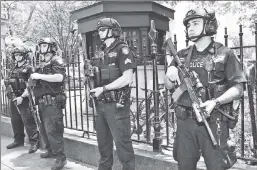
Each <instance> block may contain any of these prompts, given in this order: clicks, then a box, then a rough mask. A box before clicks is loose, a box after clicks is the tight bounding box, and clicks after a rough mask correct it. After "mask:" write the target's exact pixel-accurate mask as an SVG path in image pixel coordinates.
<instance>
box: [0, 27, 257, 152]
mask: <svg viewBox="0 0 257 170" xmlns="http://www.w3.org/2000/svg"><path fill="white" fill-rule="evenodd" d="M255 29H256V30H255V45H252V46H244V45H243V32H242V25H240V26H239V41H240V46H238V47H233V48H231V49H234V50H236V53H237V54H238V55H239V56H240V60H241V63H242V67H243V61H244V57H245V56H244V49H247V48H255V56H256V58H257V23H256V24H255ZM128 42H133V40H132V41H128ZM174 44H175V46H176V44H177V38H176V35H174ZM224 44H225V46H228V34H227V28H225V35H224ZM129 45H130V46H133V44H129ZM186 45H188V40H186ZM83 57H84V58H81V57H80V56H78V57H77V58H78V60H77V61H76V62H71V63H68V64H67V78H66V81H65V82H66V83H65V89H66V95H67V104H66V108H65V109H64V110H63V114H64V123H65V127H66V128H68V129H75V130H78V131H82V132H83V137H84V136H85V135H87V137H88V138H90V136H91V135H95V130H94V126H93V122H94V116H93V115H94V110H93V109H92V108H90V107H89V102H88V101H89V96H88V89H87V87H86V86H85V85H84V75H83V71H84V70H83V61H84V60H85V56H83ZM142 58H143V60H142V61H143V62H142V63H143V64H142V65H141V66H138V68H137V70H136V72H135V76H134V84H133V86H132V87H131V91H132V95H131V101H130V102H131V110H130V113H131V136H132V139H133V140H134V141H137V142H143V143H147V144H150V145H153V142H152V139H153V136H154V135H155V131H154V130H153V125H154V123H155V114H156V112H155V104H156V103H155V102H154V95H153V94H154V91H153V89H154V87H153V86H154V83H153V85H151V83H150V84H149V82H151V80H153V79H154V78H153V76H154V74H153V73H152V70H153V62H152V61H151V60H149V58H147V57H142ZM250 62H251V63H253V64H254V65H255V70H254V69H252V71H251V74H250V75H251V76H250V79H249V82H250V86H249V87H252V89H253V90H252V91H251V93H252V94H253V99H255V101H253V103H255V109H256V103H257V98H256V93H257V89H256V84H257V77H256V76H257V75H256V59H255V60H253V61H250ZM2 66H3V69H2V77H5V76H6V75H7V73H8V72H9V69H10V63H8V62H6V61H3V63H2ZM166 69H167V65H166V63H165V65H163V66H158V69H157V70H158V73H157V75H158V74H159V76H158V78H159V79H158V84H159V87H158V92H159V94H160V95H159V97H158V99H157V101H158V102H157V104H158V111H159V112H158V113H159V119H160V123H161V136H162V140H163V142H162V146H163V147H165V148H168V147H172V143H173V138H174V135H175V132H176V116H175V113H174V109H173V104H172V99H171V94H172V92H170V91H168V90H166V89H164V85H163V81H162V80H161V79H162V77H163V75H164V73H165V71H166ZM139 77H140V78H139ZM1 85H2V86H1V108H0V109H1V113H2V115H5V116H9V114H10V110H9V107H10V103H9V101H8V99H7V97H6V96H5V91H4V86H3V80H2V81H1ZM246 90H247V88H246ZM248 90H249V89H248ZM246 92H247V91H246ZM249 102H251V101H249V98H248V94H247V93H245V96H243V97H242V98H241V103H242V105H241V115H240V120H241V121H240V122H239V123H238V125H237V127H236V129H235V130H232V131H231V133H232V134H236V133H238V132H239V131H240V137H239V138H238V142H239V143H240V145H238V146H237V149H238V150H240V155H241V157H249V156H252V152H251V151H250V149H249V146H248V144H247V143H246V141H249V140H251V139H250V138H253V139H254V138H256V136H254V135H253V134H251V133H249V131H250V130H249V128H247V129H245V122H246V121H249V115H254V116H255V117H256V113H254V107H253V108H251V110H250V111H249V110H248V108H249V107H248V108H246V107H245V106H246V105H247V103H249ZM248 105H249V104H248ZM255 111H256V110H255ZM254 119H255V118H254ZM252 121H253V120H252ZM255 121H256V120H255ZM247 123H248V122H247ZM250 129H251V127H250ZM246 133H247V135H249V136H250V138H249V136H248V137H247V138H245V135H246ZM253 141H257V140H256V139H254V140H253ZM254 145H255V149H256V146H257V144H256V143H255V144H254ZM246 146H247V147H246ZM246 149H248V151H247V150H246ZM246 153H247V154H246ZM255 156H256V155H255Z"/></svg>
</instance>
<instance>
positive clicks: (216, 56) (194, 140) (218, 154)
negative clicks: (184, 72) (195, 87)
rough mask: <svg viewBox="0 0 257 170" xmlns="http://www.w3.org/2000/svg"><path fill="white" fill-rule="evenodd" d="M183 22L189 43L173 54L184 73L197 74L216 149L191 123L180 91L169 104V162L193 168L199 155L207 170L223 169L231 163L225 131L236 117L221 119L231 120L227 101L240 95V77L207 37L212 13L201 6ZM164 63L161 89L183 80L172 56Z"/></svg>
mask: <svg viewBox="0 0 257 170" xmlns="http://www.w3.org/2000/svg"><path fill="white" fill-rule="evenodd" d="M183 24H184V26H185V27H186V35H187V37H188V38H189V40H191V41H192V42H194V45H193V46H190V47H188V48H186V49H183V50H181V51H179V52H178V56H179V58H180V60H181V62H182V63H184V64H185V66H187V67H188V68H189V70H190V71H195V72H196V73H197V74H198V76H199V79H200V81H201V83H202V84H203V87H204V88H203V90H202V91H201V92H200V94H201V96H202V97H201V98H202V100H203V103H202V104H201V105H200V107H202V108H204V109H205V110H206V111H207V113H208V116H209V117H208V118H207V121H208V124H209V126H210V128H211V130H212V133H213V134H214V137H215V139H216V141H217V143H218V146H217V147H215V146H214V145H213V144H212V141H211V139H210V137H209V135H208V133H207V130H206V128H205V126H204V124H201V123H198V122H197V120H196V115H195V113H194V111H193V109H192V103H191V100H190V97H189V94H188V92H187V91H185V92H184V93H183V94H182V95H181V96H180V97H179V98H178V100H177V102H176V103H175V104H176V106H175V113H176V116H177V134H176V139H175V142H174V151H173V154H174V158H175V160H177V161H178V166H179V170H196V164H197V162H198V160H199V158H200V151H201V154H202V156H203V157H204V161H205V164H206V166H207V169H208V170H224V169H229V168H230V167H231V166H233V164H234V163H235V161H236V158H235V154H234V153H233V147H232V146H230V145H229V143H228V137H229V129H230V128H234V127H235V123H236V119H230V118H229V116H227V115H230V114H232V116H233V114H234V112H233V109H231V108H232V106H233V104H234V103H233V101H235V100H236V99H239V98H240V97H241V96H242V95H243V92H244V83H245V82H246V79H245V75H244V73H243V70H242V68H241V66H240V62H239V60H238V58H237V56H235V55H234V53H233V51H232V50H231V49H229V48H227V47H225V46H223V45H222V44H220V43H218V42H214V41H213V40H212V39H211V36H213V35H215V34H216V32H217V28H218V24H217V20H216V17H215V13H208V12H207V10H205V9H201V8H196V9H192V10H190V11H188V12H187V14H186V16H185V18H184V20H183ZM169 59H170V60H169V61H170V63H169V68H168V70H167V73H166V76H165V86H166V87H167V88H168V89H173V88H174V87H175V84H176V83H175V82H177V83H178V84H180V82H182V83H181V84H183V80H182V79H181V78H182V77H181V74H180V72H179V71H178V69H177V68H176V63H175V61H174V60H172V57H170V58H169ZM177 89H179V88H177ZM175 92H176V91H175ZM175 92H174V93H175ZM218 109H220V110H221V111H223V112H221V111H218ZM234 109H237V108H234ZM231 110H232V111H231ZM234 116H235V115H234ZM224 151H225V152H224ZM228 157H229V158H230V160H229V159H228Z"/></svg>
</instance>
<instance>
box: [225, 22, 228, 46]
mask: <svg viewBox="0 0 257 170" xmlns="http://www.w3.org/2000/svg"><path fill="white" fill-rule="evenodd" d="M224 38H225V46H226V47H227V46H228V32H227V27H225V35H224Z"/></svg>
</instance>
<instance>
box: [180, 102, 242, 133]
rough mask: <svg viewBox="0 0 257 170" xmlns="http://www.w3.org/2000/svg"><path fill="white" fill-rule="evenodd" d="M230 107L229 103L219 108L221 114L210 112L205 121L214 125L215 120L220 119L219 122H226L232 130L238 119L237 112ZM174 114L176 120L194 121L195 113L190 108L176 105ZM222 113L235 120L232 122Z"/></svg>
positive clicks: (214, 111) (215, 111)
mask: <svg viewBox="0 0 257 170" xmlns="http://www.w3.org/2000/svg"><path fill="white" fill-rule="evenodd" d="M231 106H232V105H231V103H229V104H225V105H222V106H221V107H220V110H221V111H223V114H222V113H221V112H220V111H218V110H216V109H214V110H213V111H212V113H211V115H210V117H209V118H207V121H208V122H210V123H215V122H216V120H217V118H220V120H221V121H223V122H228V126H229V128H230V129H233V128H234V127H235V125H236V123H237V121H238V119H237V118H238V110H234V109H233V108H232V107H231ZM175 113H176V116H177V118H178V119H180V120H186V119H188V118H191V119H194V120H196V115H195V112H194V110H193V108H191V107H185V106H181V105H176V106H175ZM224 113H225V114H227V115H229V116H231V117H233V118H235V119H234V120H232V119H231V118H229V117H228V116H226V115H225V114H224Z"/></svg>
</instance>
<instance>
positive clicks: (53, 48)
mask: <svg viewBox="0 0 257 170" xmlns="http://www.w3.org/2000/svg"><path fill="white" fill-rule="evenodd" d="M38 47H39V53H40V54H46V53H53V54H54V55H55V54H56V52H57V50H58V47H57V43H56V42H55V41H53V40H52V39H51V38H42V39H40V40H39V42H38Z"/></svg>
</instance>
